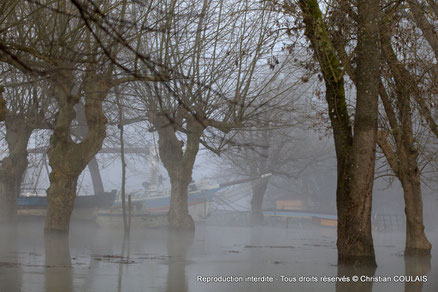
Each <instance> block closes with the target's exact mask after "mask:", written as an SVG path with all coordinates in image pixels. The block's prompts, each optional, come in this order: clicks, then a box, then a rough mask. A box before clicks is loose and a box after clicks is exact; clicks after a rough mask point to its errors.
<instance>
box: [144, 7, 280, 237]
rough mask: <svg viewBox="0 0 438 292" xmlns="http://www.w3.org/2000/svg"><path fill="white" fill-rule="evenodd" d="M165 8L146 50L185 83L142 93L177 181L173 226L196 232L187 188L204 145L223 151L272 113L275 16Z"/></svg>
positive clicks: (260, 10) (263, 10)
mask: <svg viewBox="0 0 438 292" xmlns="http://www.w3.org/2000/svg"><path fill="white" fill-rule="evenodd" d="M161 5H162V8H161V7H160V9H165V10H166V11H168V13H167V15H166V17H164V18H163V19H162V20H161V22H159V23H158V24H157V26H156V29H155V30H154V33H153V37H152V40H153V41H150V42H149V47H147V48H146V47H144V48H143V49H144V50H145V51H147V52H151V53H150V54H151V55H154V54H155V55H156V57H155V59H157V60H159V62H160V63H161V64H164V68H168V69H166V70H168V71H170V72H174V76H177V77H178V78H177V79H174V80H172V81H171V82H170V83H169V84H168V85H166V86H164V85H162V84H161V85H160V84H152V85H151V84H143V87H141V88H140V89H137V90H139V91H140V94H141V95H142V96H143V98H144V101H145V105H146V111H147V113H148V118H149V122H150V123H151V125H152V127H153V130H156V131H157V132H158V135H159V140H158V143H159V153H160V158H161V161H162V162H163V164H164V167H165V168H166V169H167V171H168V174H169V177H170V181H171V188H172V189H171V194H172V197H171V205H170V211H169V222H170V225H171V227H172V228H174V229H193V228H194V224H193V220H192V218H191V216H190V215H189V214H188V205H187V187H188V184H189V183H190V181H191V180H192V177H191V176H192V169H193V165H194V162H195V159H196V155H197V153H198V151H199V146H200V144H202V145H203V146H204V147H206V148H208V149H210V150H212V151H216V152H217V151H220V148H221V147H223V144H224V143H225V141H226V139H224V138H219V140H220V141H219V142H218V144H215V143H213V144H212V143H211V141H212V140H215V141H217V139H214V138H218V137H219V136H220V137H223V136H224V135H226V134H227V133H228V132H229V131H230V130H231V129H233V128H239V127H243V126H244V124H245V123H247V122H249V121H251V120H252V121H255V118H256V117H257V115H258V114H259V113H260V112H261V111H262V110H266V108H263V106H265V105H266V106H272V101H271V100H269V99H268V98H264V99H263V98H261V96H263V95H266V93H265V92H264V91H265V88H266V84H268V83H269V82H270V81H271V80H273V79H274V78H275V77H276V75H277V74H278V70H277V69H276V70H274V71H271V72H269V74H266V73H264V75H262V73H261V72H260V69H261V68H262V64H261V62H262V60H263V58H264V57H265V56H267V55H269V52H270V45H271V44H272V41H273V39H274V38H275V34H273V33H271V32H270V30H269V26H270V25H272V21H271V19H272V18H271V17H272V13H273V12H272V11H271V10H269V9H268V5H267V4H266V3H263V4H259V3H252V2H251V1H243V2H242V1H239V2H235V1H213V2H212V1H207V0H205V1H199V2H196V3H193V5H190V6H187V5H182V3H181V2H180V1H164V2H162V4H161ZM157 32H158V33H157ZM142 41H143V40H142ZM143 43H145V42H144V41H143ZM263 66H265V67H264V68H266V66H267V65H265V64H263ZM165 73H166V72H162V74H165ZM255 80H257V81H255ZM270 104H271V105H270ZM262 108H263V109H262Z"/></svg>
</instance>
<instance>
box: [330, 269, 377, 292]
mask: <svg viewBox="0 0 438 292" xmlns="http://www.w3.org/2000/svg"><path fill="white" fill-rule="evenodd" d="M375 273H376V267H375V266H366V265H359V266H354V265H338V277H339V278H342V277H344V276H345V278H348V279H349V281H348V280H347V281H345V282H343V281H337V282H336V292H372V291H373V282H372V281H361V277H365V278H366V277H369V278H367V279H371V277H374V275H375ZM362 279H364V278H362Z"/></svg>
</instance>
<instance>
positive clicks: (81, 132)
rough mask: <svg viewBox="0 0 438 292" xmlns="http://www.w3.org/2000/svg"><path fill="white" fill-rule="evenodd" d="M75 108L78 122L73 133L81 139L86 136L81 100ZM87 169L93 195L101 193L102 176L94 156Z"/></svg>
mask: <svg viewBox="0 0 438 292" xmlns="http://www.w3.org/2000/svg"><path fill="white" fill-rule="evenodd" d="M75 108H76V121H77V122H78V126H77V130H76V133H75V135H77V136H80V138H81V139H84V138H85V137H87V134H88V126H87V117H86V116H85V107H84V104H83V103H82V102H79V103H78V104H77V106H76V107H75ZM88 170H89V171H90V175H91V181H92V183H93V190H94V195H99V194H103V193H104V192H105V190H104V187H103V182H102V176H101V175H100V171H99V164H98V163H97V159H96V156H94V157H93V158H92V159H91V160H90V162H89V163H88Z"/></svg>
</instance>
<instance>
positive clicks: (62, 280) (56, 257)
mask: <svg viewBox="0 0 438 292" xmlns="http://www.w3.org/2000/svg"><path fill="white" fill-rule="evenodd" d="M44 247H45V250H46V265H45V267H46V273H45V275H46V290H45V291H47V292H58V291H63V292H69V291H73V276H72V267H71V258H70V248H69V242H68V235H65V234H62V233H46V234H45V236H44Z"/></svg>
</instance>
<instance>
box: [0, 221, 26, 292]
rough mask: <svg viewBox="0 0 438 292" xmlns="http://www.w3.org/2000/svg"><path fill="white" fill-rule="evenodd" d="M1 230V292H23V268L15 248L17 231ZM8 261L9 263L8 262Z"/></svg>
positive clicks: (10, 229)
mask: <svg viewBox="0 0 438 292" xmlns="http://www.w3.org/2000/svg"><path fill="white" fill-rule="evenodd" d="M1 227H2V228H1V229H0V232H1V234H4V235H7V236H0V247H1V248H0V259H1V261H2V265H1V267H0V291H21V281H22V279H21V268H20V263H19V259H18V257H17V255H18V254H17V252H16V250H15V247H16V246H17V234H16V232H17V230H16V229H15V228H14V227H13V228H10V227H6V228H4V227H3V226H1ZM6 259H7V261H6Z"/></svg>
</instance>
